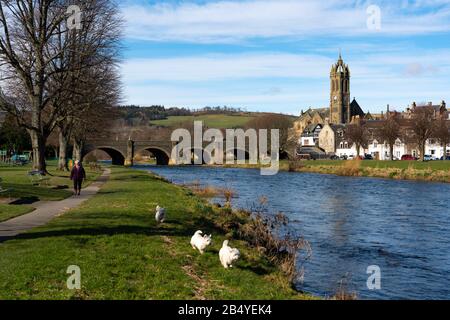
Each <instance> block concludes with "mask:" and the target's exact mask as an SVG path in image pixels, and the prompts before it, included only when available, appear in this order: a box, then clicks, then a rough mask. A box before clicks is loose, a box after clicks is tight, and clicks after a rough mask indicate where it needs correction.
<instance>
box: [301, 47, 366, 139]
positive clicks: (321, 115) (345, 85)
mask: <svg viewBox="0 0 450 320" xmlns="http://www.w3.org/2000/svg"><path fill="white" fill-rule="evenodd" d="M365 116H366V114H365V113H364V112H363V110H362V109H361V107H360V106H359V104H358V102H357V101H356V99H355V98H353V100H352V101H350V68H349V67H348V65H346V64H345V63H344V61H343V60H342V57H341V55H339V59H338V61H337V63H335V64H333V65H332V66H331V71H330V104H329V107H328V108H318V109H312V108H309V109H308V110H307V111H306V112H303V111H302V112H301V114H300V117H299V118H298V120H297V121H295V123H294V131H295V133H296V134H297V136H298V137H300V136H301V135H302V134H303V133H304V131H305V129H306V128H307V127H308V126H309V125H316V124H321V125H322V126H323V125H324V124H325V123H331V124H346V123H350V122H352V121H353V119H354V118H361V119H363V118H365Z"/></svg>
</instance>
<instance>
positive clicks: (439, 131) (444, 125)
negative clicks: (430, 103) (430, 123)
mask: <svg viewBox="0 0 450 320" xmlns="http://www.w3.org/2000/svg"><path fill="white" fill-rule="evenodd" d="M433 137H434V138H436V139H437V140H438V141H439V144H440V145H441V147H443V148H444V160H446V156H447V145H449V144H450V125H449V122H448V121H447V120H445V119H444V118H443V117H440V118H439V119H437V120H436V121H435V122H434V128H433Z"/></svg>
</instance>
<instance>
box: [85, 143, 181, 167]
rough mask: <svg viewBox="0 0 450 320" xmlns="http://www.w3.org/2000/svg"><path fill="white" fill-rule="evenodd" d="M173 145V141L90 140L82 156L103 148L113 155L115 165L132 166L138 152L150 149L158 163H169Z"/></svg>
mask: <svg viewBox="0 0 450 320" xmlns="http://www.w3.org/2000/svg"><path fill="white" fill-rule="evenodd" d="M172 147H173V143H172V142H171V141H133V140H128V141H114V140H90V141H87V142H86V143H85V145H84V148H83V153H82V156H83V158H84V156H86V155H87V154H88V153H89V152H91V151H94V150H102V151H104V152H106V153H107V154H108V155H109V156H110V157H111V159H112V164H113V165H126V166H131V165H133V159H134V156H135V155H136V154H138V153H141V152H142V151H149V152H151V153H152V154H153V155H154V156H155V158H156V162H157V164H158V165H168V164H170V154H171V152H172Z"/></svg>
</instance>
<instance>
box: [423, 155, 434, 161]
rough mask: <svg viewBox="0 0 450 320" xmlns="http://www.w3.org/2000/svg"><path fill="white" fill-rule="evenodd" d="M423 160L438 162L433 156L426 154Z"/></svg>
mask: <svg viewBox="0 0 450 320" xmlns="http://www.w3.org/2000/svg"><path fill="white" fill-rule="evenodd" d="M423 160H424V161H435V160H437V158H436V157H434V156H432V155H429V154H426V155H424V156H423Z"/></svg>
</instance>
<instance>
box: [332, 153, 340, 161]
mask: <svg viewBox="0 0 450 320" xmlns="http://www.w3.org/2000/svg"><path fill="white" fill-rule="evenodd" d="M339 159H340V158H339V157H338V156H337V155H335V154H334V155H332V156H331V157H330V160H339Z"/></svg>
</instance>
